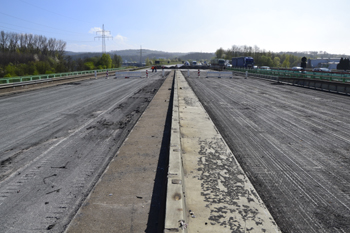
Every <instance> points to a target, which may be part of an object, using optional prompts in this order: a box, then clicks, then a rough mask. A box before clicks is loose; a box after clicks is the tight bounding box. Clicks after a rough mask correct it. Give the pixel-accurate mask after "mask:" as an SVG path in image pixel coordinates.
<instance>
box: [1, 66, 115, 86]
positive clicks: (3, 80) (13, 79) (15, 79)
mask: <svg viewBox="0 0 350 233" xmlns="http://www.w3.org/2000/svg"><path fill="white" fill-rule="evenodd" d="M120 69H121V68H113V69H102V70H96V72H97V73H104V72H107V71H108V72H111V71H116V70H120ZM94 73H95V70H83V71H75V72H66V73H56V74H41V75H31V76H21V77H11V78H0V84H4V83H5V84H9V83H19V82H28V81H35V80H42V79H52V78H60V77H69V76H77V75H84V74H94Z"/></svg>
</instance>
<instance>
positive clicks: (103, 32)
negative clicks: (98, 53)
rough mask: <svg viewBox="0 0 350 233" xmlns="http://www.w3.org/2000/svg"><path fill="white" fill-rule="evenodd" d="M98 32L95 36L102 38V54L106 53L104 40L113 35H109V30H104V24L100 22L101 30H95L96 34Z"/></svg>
mask: <svg viewBox="0 0 350 233" xmlns="http://www.w3.org/2000/svg"><path fill="white" fill-rule="evenodd" d="M98 33H101V35H100V36H95V38H99V39H100V38H102V54H104V53H106V42H105V38H107V39H108V38H112V40H113V37H112V36H111V35H110V33H111V31H106V30H105V25H104V24H102V31H98V32H96V35H98Z"/></svg>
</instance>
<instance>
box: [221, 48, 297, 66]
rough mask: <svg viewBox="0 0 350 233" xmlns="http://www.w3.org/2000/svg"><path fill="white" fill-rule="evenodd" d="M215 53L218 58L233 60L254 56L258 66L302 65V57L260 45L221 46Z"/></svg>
mask: <svg viewBox="0 0 350 233" xmlns="http://www.w3.org/2000/svg"><path fill="white" fill-rule="evenodd" d="M215 55H216V57H217V58H223V59H225V60H232V58H233V57H253V58H254V63H255V65H257V66H269V67H280V68H289V67H292V66H300V61H301V57H299V56H296V55H293V54H286V53H274V52H271V51H266V50H264V49H260V48H259V47H258V46H254V47H252V46H246V45H243V46H237V45H233V46H232V47H231V48H229V49H226V50H225V49H223V48H220V49H218V50H216V52H215Z"/></svg>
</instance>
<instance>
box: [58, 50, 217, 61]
mask: <svg viewBox="0 0 350 233" xmlns="http://www.w3.org/2000/svg"><path fill="white" fill-rule="evenodd" d="M108 54H110V55H111V57H113V55H114V54H117V55H118V56H121V57H122V59H123V60H127V61H129V62H133V61H134V62H139V61H140V50H139V49H128V50H114V51H110V52H108ZM65 55H66V56H71V58H72V59H73V60H76V59H79V58H82V59H83V58H87V57H94V56H101V55H102V53H95V52H92V53H80V52H71V51H66V52H65ZM214 56H215V54H214V53H195V52H191V53H179V52H164V51H157V50H150V49H142V62H145V59H146V58H149V59H159V58H164V59H173V58H176V57H177V58H180V59H182V60H202V59H205V60H210V59H211V58H213V57H214Z"/></svg>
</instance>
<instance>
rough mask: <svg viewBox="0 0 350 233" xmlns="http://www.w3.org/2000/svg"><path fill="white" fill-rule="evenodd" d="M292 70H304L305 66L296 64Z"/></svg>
mask: <svg viewBox="0 0 350 233" xmlns="http://www.w3.org/2000/svg"><path fill="white" fill-rule="evenodd" d="M292 70H297V71H302V70H303V67H300V66H294V67H292Z"/></svg>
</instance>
